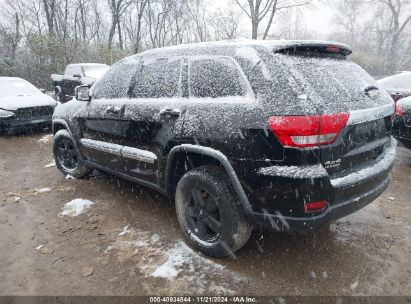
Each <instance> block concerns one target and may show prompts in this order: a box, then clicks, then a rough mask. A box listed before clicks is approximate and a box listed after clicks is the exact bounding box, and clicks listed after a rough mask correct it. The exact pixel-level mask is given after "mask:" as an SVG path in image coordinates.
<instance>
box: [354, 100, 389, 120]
mask: <svg viewBox="0 0 411 304" xmlns="http://www.w3.org/2000/svg"><path fill="white" fill-rule="evenodd" d="M394 111H395V110H394V103H392V104H387V105H383V106H380V107H376V108H370V109H364V110H355V111H350V119H349V120H348V123H347V124H348V125H357V124H360V123H363V122H367V121H373V120H376V119H380V118H384V117H387V116H391V115H393V114H394Z"/></svg>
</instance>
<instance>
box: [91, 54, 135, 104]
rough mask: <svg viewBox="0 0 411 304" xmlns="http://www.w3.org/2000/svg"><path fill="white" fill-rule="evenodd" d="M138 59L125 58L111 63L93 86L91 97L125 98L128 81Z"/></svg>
mask: <svg viewBox="0 0 411 304" xmlns="http://www.w3.org/2000/svg"><path fill="white" fill-rule="evenodd" d="M138 62H139V59H137V60H130V59H126V60H123V61H120V62H118V63H116V64H115V65H113V66H112V67H111V68H110V69H109V70H108V71H107V73H106V74H105V75H104V76H103V78H102V79H101V80H99V81H98V82H97V83H96V85H95V86H94V88H93V98H95V99H112V98H127V95H128V90H129V88H130V82H131V79H132V78H133V76H134V74H135V72H136V69H137V67H138Z"/></svg>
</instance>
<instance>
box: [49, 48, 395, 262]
mask: <svg viewBox="0 0 411 304" xmlns="http://www.w3.org/2000/svg"><path fill="white" fill-rule="evenodd" d="M350 53H351V50H350V48H349V47H348V46H346V45H342V44H337V43H327V42H317V41H315V42H314V41H278V42H276V41H266V42H257V41H242V42H235V41H234V42H219V43H205V44H193V45H183V46H176V47H168V48H163V49H155V50H150V51H147V52H144V53H142V54H138V55H135V56H132V57H129V58H125V59H123V60H121V61H120V62H118V63H117V64H115V65H114V66H113V67H112V68H111V69H110V70H109V71H108V72H107V74H106V75H105V76H104V77H103V78H102V79H101V80H100V81H98V82H97V83H96V84H95V85H94V86H93V87H92V88H91V89H89V88H88V87H87V86H82V87H78V88H77V92H76V99H75V100H73V101H71V102H69V103H67V104H64V105H61V106H59V107H58V108H57V109H56V111H55V113H54V119H53V127H54V133H55V139H54V156H55V159H56V163H57V166H58V168H59V169H60V170H62V171H63V172H64V174H71V175H73V176H75V177H77V178H81V177H84V176H86V175H87V174H88V173H89V172H90V170H92V168H97V169H100V170H104V171H107V172H109V173H112V174H115V175H118V176H121V177H124V178H126V179H128V180H131V181H134V182H137V183H139V184H141V185H144V186H147V187H149V188H152V189H155V190H158V191H159V192H161V193H163V194H164V195H166V196H167V197H169V198H173V199H175V206H176V212H177V217H178V220H179V223H180V225H181V227H182V230H183V232H184V234H185V236H186V237H187V239H188V240H189V241H190V242H191V243H192V244H193V245H194V246H195V247H196V248H198V249H199V250H200V251H202V252H204V253H205V254H208V255H211V256H227V255H232V254H233V252H235V251H236V250H238V249H239V248H241V247H242V246H243V245H244V244H245V243H246V242H247V241H248V239H249V237H250V233H251V230H252V228H254V229H260V228H268V229H274V230H276V231H295V230H312V229H315V228H318V227H319V226H321V225H323V224H325V223H327V222H329V221H330V220H334V219H338V218H341V217H343V216H345V215H348V214H350V213H352V212H354V211H356V210H358V209H360V208H362V207H364V206H365V205H367V204H369V203H370V202H372V201H373V200H374V199H376V198H377V197H378V196H379V195H380V194H381V193H382V192H383V191H384V190H385V189H386V188H387V186H388V184H389V180H390V172H391V170H392V167H393V163H394V158H395V147H396V142H395V140H394V139H393V138H392V137H391V135H390V133H391V129H392V122H393V114H394V104H393V101H392V99H391V98H390V96H389V95H388V94H387V93H386V92H384V91H380V90H379V89H378V88H377V87H376V83H375V81H374V79H373V78H372V77H371V76H369V75H368V74H367V73H366V72H365V71H364V70H363V69H361V68H360V67H359V66H358V65H356V64H355V63H353V62H351V61H350V60H348V59H347V56H348V55H349V54H350Z"/></svg>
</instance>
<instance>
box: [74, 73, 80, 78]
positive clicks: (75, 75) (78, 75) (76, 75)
mask: <svg viewBox="0 0 411 304" xmlns="http://www.w3.org/2000/svg"><path fill="white" fill-rule="evenodd" d="M73 77H74V78H81V75H80V74H73Z"/></svg>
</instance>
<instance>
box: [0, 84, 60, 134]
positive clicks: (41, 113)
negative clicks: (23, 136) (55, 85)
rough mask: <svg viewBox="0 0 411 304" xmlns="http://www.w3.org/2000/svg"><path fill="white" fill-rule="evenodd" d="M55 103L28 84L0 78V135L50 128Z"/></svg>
mask: <svg viewBox="0 0 411 304" xmlns="http://www.w3.org/2000/svg"><path fill="white" fill-rule="evenodd" d="M56 106H57V102H56V101H55V100H54V99H53V98H51V97H50V96H48V95H46V94H44V91H41V90H39V89H37V88H36V87H35V86H34V85H32V84H31V83H30V82H28V81H26V80H24V79H21V78H16V77H0V134H4V133H11V132H14V131H17V130H22V129H23V130H27V129H29V128H30V129H32V128H34V127H50V126H51V118H52V115H53V112H54V108H55V107H56Z"/></svg>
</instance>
